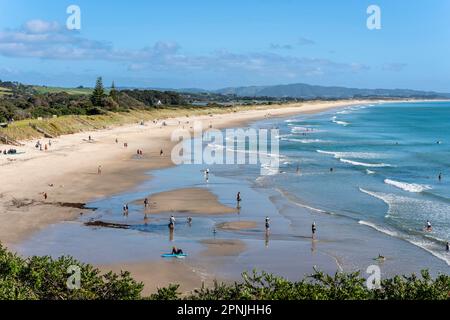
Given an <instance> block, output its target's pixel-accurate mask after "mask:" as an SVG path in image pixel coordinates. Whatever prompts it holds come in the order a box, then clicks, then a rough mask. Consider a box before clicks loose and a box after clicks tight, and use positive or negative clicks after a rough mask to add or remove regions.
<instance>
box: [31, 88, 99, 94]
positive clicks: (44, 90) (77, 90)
mask: <svg viewBox="0 0 450 320" xmlns="http://www.w3.org/2000/svg"><path fill="white" fill-rule="evenodd" d="M33 89H34V90H36V91H37V92H38V93H39V94H44V93H58V92H66V93H68V94H71V95H90V94H91V93H92V91H93V89H92V88H63V87H44V86H33Z"/></svg>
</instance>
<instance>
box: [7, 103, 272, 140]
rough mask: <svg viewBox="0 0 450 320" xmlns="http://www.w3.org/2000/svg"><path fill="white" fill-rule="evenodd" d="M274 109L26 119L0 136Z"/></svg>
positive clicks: (174, 110)
mask: <svg viewBox="0 0 450 320" xmlns="http://www.w3.org/2000/svg"><path fill="white" fill-rule="evenodd" d="M270 107H272V108H273V107H274V106H238V107H233V108H231V107H177V108H175V107H172V108H171V107H165V108H161V109H150V110H132V111H130V112H120V113H112V112H110V113H108V114H105V115H95V116H75V115H71V116H62V117H58V118H49V119H43V120H37V119H27V120H21V121H15V122H14V123H12V124H10V125H9V126H8V127H7V128H0V135H6V136H8V137H9V138H10V139H13V140H28V139H33V138H39V137H42V134H41V133H39V132H38V131H36V130H35V129H33V127H32V125H36V126H38V127H39V128H40V129H43V130H45V131H46V132H47V133H49V134H51V135H53V136H59V135H63V134H71V133H77V132H82V131H91V130H98V129H105V128H108V127H112V126H119V125H124V124H130V123H136V122H139V121H141V120H144V121H149V120H150V121H151V120H155V119H167V118H174V117H183V116H195V115H207V114H210V113H214V114H219V113H229V112H233V111H236V112H237V111H240V110H248V109H259V108H262V109H266V108H270Z"/></svg>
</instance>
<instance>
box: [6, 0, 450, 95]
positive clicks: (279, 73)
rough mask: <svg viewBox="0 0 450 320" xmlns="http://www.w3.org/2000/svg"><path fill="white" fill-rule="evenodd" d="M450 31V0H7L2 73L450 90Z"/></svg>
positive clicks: (185, 83) (82, 79) (168, 83)
mask: <svg viewBox="0 0 450 320" xmlns="http://www.w3.org/2000/svg"><path fill="white" fill-rule="evenodd" d="M71 4H75V5H78V6H79V7H80V9H81V30H79V31H69V30H67V29H66V27H65V25H66V19H67V17H68V14H67V13H66V9H67V7H68V6H69V5H71ZM371 4H376V5H378V6H379V7H380V8H381V24H382V28H381V29H380V30H369V29H368V28H367V27H366V20H367V17H368V15H367V13H366V10H367V7H368V6H369V5H371ZM449 40H450V1H448V0H432V1H421V0H410V1H406V0H395V1H394V0H372V1H365V0H342V1H335V0H315V1H306V0H239V1H238V0H226V1H225V0H165V1H154V0H146V1H144V0H142V1H141V0H129V1H123V0H115V1H106V0H72V1H65V0H42V1H29V0H14V1H11V0H0V79H2V80H17V81H21V82H24V83H33V84H46V85H58V86H78V85H85V86H92V85H93V83H94V81H95V77H96V76H99V75H101V76H103V78H104V81H105V82H106V83H109V82H111V81H112V80H115V82H116V84H117V85H118V86H139V87H166V88H167V87H173V88H192V87H200V88H206V89H213V88H222V87H227V86H246V85H272V84H286V83H297V82H303V83H310V84H320V85H339V86H351V87H367V88H412V89H424V90H435V91H445V92H450V59H448V57H449V56H450V41H449Z"/></svg>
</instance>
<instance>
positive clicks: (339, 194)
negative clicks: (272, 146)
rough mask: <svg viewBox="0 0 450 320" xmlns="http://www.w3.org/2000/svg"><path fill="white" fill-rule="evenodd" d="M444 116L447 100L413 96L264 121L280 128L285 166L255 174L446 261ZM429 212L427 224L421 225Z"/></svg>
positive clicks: (449, 210)
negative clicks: (403, 100)
mask: <svg viewBox="0 0 450 320" xmlns="http://www.w3.org/2000/svg"><path fill="white" fill-rule="evenodd" d="M449 121H450V103H449V102H415V103H389V104H380V105H378V104H377V105H364V106H362V105H361V106H352V107H347V108H345V109H339V110H333V111H330V112H326V113H323V114H318V115H307V116H304V115H302V116H298V117H293V118H290V119H287V120H285V121H283V122H281V123H280V122H279V121H278V120H276V121H271V122H266V123H265V124H266V125H268V126H277V127H279V129H280V139H281V141H280V154H281V155H282V159H283V160H282V168H281V172H283V173H281V174H277V175H273V176H267V177H262V178H260V179H259V182H260V183H262V184H264V185H265V186H272V187H273V188H275V189H276V190H279V191H280V192H281V193H282V194H283V195H284V196H285V197H286V198H288V199H289V200H290V201H293V202H296V203H297V204H298V205H301V206H305V207H311V209H316V210H318V212H320V211H323V212H327V213H329V214H333V215H339V216H345V217H348V218H350V219H353V220H355V221H357V222H358V223H359V224H362V225H365V226H368V227H371V228H373V229H376V230H377V231H379V232H382V233H384V234H386V235H388V236H390V237H396V238H400V239H404V240H406V241H408V242H410V243H412V244H414V245H416V246H418V247H420V248H422V249H424V250H427V251H428V252H429V253H432V254H433V255H435V256H436V257H438V258H439V259H441V260H443V261H445V262H446V263H447V264H449V263H450V254H448V253H446V252H445V243H446V241H448V240H449V239H450V170H449V169H450V125H449ZM297 166H299V169H300V172H299V174H297ZM330 168H333V171H332V172H331V171H330ZM440 173H441V174H442V180H441V181H439V179H438V176H439V174H440ZM427 220H429V221H430V222H431V223H432V225H433V230H432V232H426V231H425V230H424V226H425V225H426V222H427Z"/></svg>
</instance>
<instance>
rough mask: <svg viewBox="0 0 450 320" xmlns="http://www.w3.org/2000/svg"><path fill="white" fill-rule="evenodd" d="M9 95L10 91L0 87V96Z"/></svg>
mask: <svg viewBox="0 0 450 320" xmlns="http://www.w3.org/2000/svg"><path fill="white" fill-rule="evenodd" d="M8 94H11V89H9V88H4V87H0V96H4V95H8Z"/></svg>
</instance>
